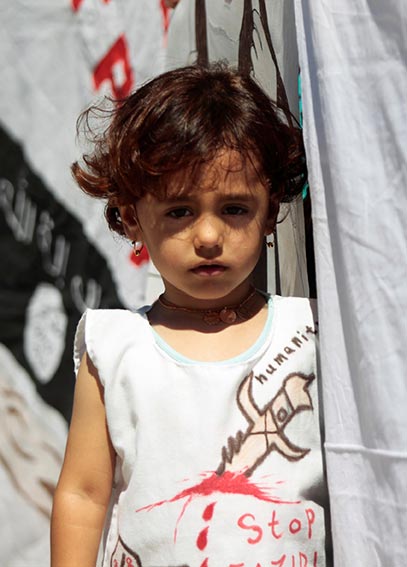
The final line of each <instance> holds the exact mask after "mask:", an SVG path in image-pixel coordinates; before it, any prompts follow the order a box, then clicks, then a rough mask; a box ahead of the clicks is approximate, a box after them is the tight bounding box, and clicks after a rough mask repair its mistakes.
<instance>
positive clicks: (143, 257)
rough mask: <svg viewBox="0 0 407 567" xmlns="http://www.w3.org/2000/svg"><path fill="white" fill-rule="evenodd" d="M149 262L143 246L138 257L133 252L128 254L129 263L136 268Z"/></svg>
mask: <svg viewBox="0 0 407 567" xmlns="http://www.w3.org/2000/svg"><path fill="white" fill-rule="evenodd" d="M149 260H150V256H149V254H148V251H147V248H146V247H145V246H144V247H143V249H142V251H141V253H140V255H139V256H136V255H135V253H134V252H131V254H130V261H131V262H132V263H133V264H136V266H142V265H143V264H145V263H146V262H148V261H149Z"/></svg>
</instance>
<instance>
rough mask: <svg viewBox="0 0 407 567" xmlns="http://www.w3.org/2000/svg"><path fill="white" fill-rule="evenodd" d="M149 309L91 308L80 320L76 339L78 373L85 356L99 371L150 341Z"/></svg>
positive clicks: (76, 368) (76, 366)
mask: <svg viewBox="0 0 407 567" xmlns="http://www.w3.org/2000/svg"><path fill="white" fill-rule="evenodd" d="M147 311H148V307H142V308H141V309H138V310H137V311H130V310H127V309H87V310H86V311H85V312H84V313H83V315H82V317H81V319H80V320H79V323H78V326H77V329H76V333H75V340H74V365H75V372H77V370H78V368H79V364H80V361H81V359H82V357H83V355H84V353H85V351H86V352H87V353H88V354H89V356H90V358H91V359H92V362H93V363H94V364H95V366H96V367H97V368H99V366H100V365H102V364H106V363H107V362H106V361H107V360H113V359H117V357H118V356H119V355H120V353H121V352H124V350H125V349H126V348H127V347H128V346H129V345H130V344H133V343H134V342H135V341H137V342H139V343H140V348H142V343H146V341H147V340H149V339H150V337H151V333H150V332H149V330H148V328H149V323H148V319H147V317H146V312H147Z"/></svg>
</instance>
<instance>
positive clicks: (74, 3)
mask: <svg viewBox="0 0 407 567" xmlns="http://www.w3.org/2000/svg"><path fill="white" fill-rule="evenodd" d="M82 2H83V0H72V10H73V11H74V12H77V11H78V10H79V8H80V5H81V4H82Z"/></svg>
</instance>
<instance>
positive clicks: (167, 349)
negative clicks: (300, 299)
mask: <svg viewBox="0 0 407 567" xmlns="http://www.w3.org/2000/svg"><path fill="white" fill-rule="evenodd" d="M265 296H266V297H267V298H268V300H267V309H268V312H267V319H266V322H265V324H264V327H263V330H262V332H261V333H260V335H259V336H258V338H257V339H256V341H255V342H254V343H253V344H252V346H251V347H249V348H248V349H246V350H245V351H244V352H242V353H241V354H238V355H237V356H234V357H232V358H227V359H225V360H213V361H204V360H197V359H193V358H189V357H187V356H184V355H183V354H181V353H180V352H178V351H177V350H175V349H174V348H173V347H172V346H170V345H169V344H168V343H167V341H166V340H165V339H163V338H162V337H161V336H160V335H159V334H158V333H157V332H156V331H155V330H154V329H153V327H152V326H151V325H150V324H149V322H148V317H147V312H148V311H149V308H145V309H143V313H142V315H143V316H144V318H145V320H146V322H147V324H148V326H149V328H150V332H151V334H152V338H153V341H154V344H155V346H156V347H157V348H158V349H159V350H160V351H161V352H163V353H164V354H166V355H167V356H168V357H169V358H171V359H172V360H174V361H175V362H178V363H181V364H185V365H190V366H191V365H195V366H197V365H199V366H214V365H216V366H228V365H234V364H239V363H242V362H246V361H248V360H249V359H251V358H252V357H253V356H254V355H255V354H256V353H257V352H258V351H259V350H260V349H261V347H262V346H263V345H264V343H265V342H266V339H267V337H268V336H269V333H270V330H271V327H272V323H273V321H274V301H273V298H272V297H271V296H269V295H268V294H265Z"/></svg>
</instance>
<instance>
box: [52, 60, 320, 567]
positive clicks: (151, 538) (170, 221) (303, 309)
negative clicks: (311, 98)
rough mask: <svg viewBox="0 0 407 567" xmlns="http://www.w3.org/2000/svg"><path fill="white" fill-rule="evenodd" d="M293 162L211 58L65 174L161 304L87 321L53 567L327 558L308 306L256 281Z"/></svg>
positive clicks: (165, 566) (283, 130)
mask: <svg viewBox="0 0 407 567" xmlns="http://www.w3.org/2000/svg"><path fill="white" fill-rule="evenodd" d="M87 117H89V116H88V115H87ZM303 170H304V159H303V153H302V147H301V142H300V135H299V132H298V130H296V129H295V128H293V127H292V126H290V125H289V122H288V123H287V121H286V118H285V114H284V113H282V112H281V111H280V110H278V109H276V108H275V106H274V105H273V103H272V102H271V101H270V100H269V98H268V97H267V96H266V95H265V94H264V92H263V91H262V90H261V89H260V88H259V86H257V84H256V83H255V82H254V81H253V80H252V79H250V78H248V77H245V76H241V75H239V73H237V72H234V71H231V70H228V69H226V68H224V67H222V66H214V67H211V68H209V69H202V68H197V67H187V68H183V69H178V70H175V71H171V72H168V73H165V74H163V75H161V76H159V77H157V78H155V79H154V80H152V81H151V82H150V83H148V84H146V85H145V86H143V87H142V88H140V89H139V90H138V91H137V92H136V93H135V94H133V95H131V96H130V97H129V98H128V99H126V100H125V101H121V102H120V103H118V104H117V105H116V106H115V108H114V110H113V111H112V117H111V121H110V125H109V126H108V128H107V129H106V131H105V132H104V133H103V134H102V135H101V136H100V137H99V138H98V139H97V140H96V145H95V147H94V151H93V153H92V155H90V156H89V155H87V156H85V157H84V164H83V165H78V164H75V165H74V167H73V171H74V174H75V177H76V179H77V181H78V183H79V185H80V186H81V187H82V189H83V190H85V191H86V192H87V193H89V194H91V195H93V196H95V197H100V198H104V199H106V200H107V206H106V217H107V220H108V222H109V224H110V226H111V228H112V229H113V230H115V231H117V232H118V233H120V234H122V235H125V236H126V237H127V238H128V239H129V240H130V241H133V243H134V249H135V253H136V254H139V253H140V250H141V249H142V247H143V246H146V247H147V248H148V251H149V254H150V256H151V258H152V260H153V262H154V264H155V266H156V267H157V269H158V271H159V272H160V274H161V276H162V279H163V282H164V286H165V292H164V293H163V295H162V296H161V297H160V298H158V300H157V301H156V302H155V303H154V304H153V305H152V306H149V307H144V308H142V309H140V310H139V311H137V312H135V313H134V312H130V311H125V310H100V311H92V310H88V311H87V312H86V313H85V315H84V317H83V318H82V320H81V322H80V324H79V328H78V331H77V337H76V343H75V361H76V366H77V384H76V391H75V401H74V409H73V416H72V422H71V427H70V432H69V439H68V444H67V449H66V456H65V462H64V466H63V469H62V473H61V477H60V481H59V484H58V487H57V490H56V494H55V499H54V509H53V518H52V567H95V565H96V564H97V565H98V566H99V565H100V566H103V567H108V566H109V567H136V566H137V567H141V566H142V567H181V566H184V567H185V566H188V567H266V566H267V567H270V566H273V565H275V566H279V567H311V566H312V567H316V566H318V567H321V566H325V565H327V564H328V562H327V560H326V556H325V539H326V530H325V519H324V516H326V515H327V513H326V509H325V510H324V508H326V501H327V498H326V486H325V481H324V475H323V458H322V450H321V436H320V427H319V409H318V379H317V376H316V355H315V341H316V332H317V329H316V323H315V321H314V317H313V313H312V309H311V305H310V301H309V300H307V299H301V298H282V297H268V296H267V295H265V294H264V293H263V292H261V291H258V290H256V289H255V288H254V287H253V286H252V283H251V277H252V272H253V269H254V268H255V266H256V263H257V261H258V259H259V256H260V252H261V248H262V246H264V240H265V238H264V237H265V235H268V234H270V233H272V232H273V230H274V228H275V224H276V219H277V214H278V211H279V206H280V202H281V201H284V200H287V199H288V198H291V197H292V196H294V195H296V194H297V193H298V192H299V191H300V190H301V187H302V184H303V181H304V171H303ZM98 550H99V558H98Z"/></svg>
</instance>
